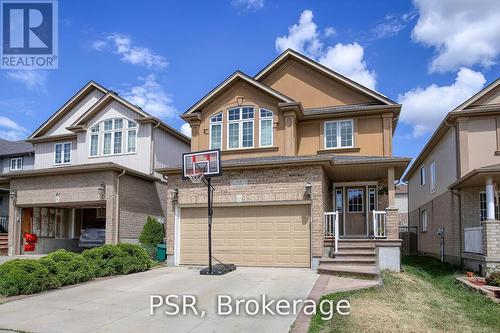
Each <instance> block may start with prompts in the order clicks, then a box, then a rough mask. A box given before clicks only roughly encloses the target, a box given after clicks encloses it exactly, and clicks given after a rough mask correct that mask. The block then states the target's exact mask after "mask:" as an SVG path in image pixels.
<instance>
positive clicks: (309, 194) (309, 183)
mask: <svg viewBox="0 0 500 333" xmlns="http://www.w3.org/2000/svg"><path fill="white" fill-rule="evenodd" d="M305 189H306V191H305V193H304V195H305V196H306V197H307V198H311V190H312V184H311V182H307V184H306V186H305Z"/></svg>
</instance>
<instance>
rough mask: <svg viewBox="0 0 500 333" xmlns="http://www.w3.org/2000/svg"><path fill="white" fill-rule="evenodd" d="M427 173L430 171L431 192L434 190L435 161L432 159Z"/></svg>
mask: <svg viewBox="0 0 500 333" xmlns="http://www.w3.org/2000/svg"><path fill="white" fill-rule="evenodd" d="M429 173H430V186H429V187H430V191H431V194H432V193H435V192H436V180H437V179H436V162H435V161H432V162H431V164H430V166H429Z"/></svg>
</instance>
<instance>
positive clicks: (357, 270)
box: [318, 264, 380, 279]
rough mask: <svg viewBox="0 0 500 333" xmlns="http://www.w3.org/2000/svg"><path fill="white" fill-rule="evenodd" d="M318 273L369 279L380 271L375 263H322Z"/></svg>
mask: <svg viewBox="0 0 500 333" xmlns="http://www.w3.org/2000/svg"><path fill="white" fill-rule="evenodd" d="M318 273H319V274H329V275H337V276H353V277H363V278H369V279H376V278H378V277H379V275H380V272H379V270H378V268H377V266H375V265H369V266H368V265H366V266H345V265H330V264H328V265H324V264H320V265H319V267H318Z"/></svg>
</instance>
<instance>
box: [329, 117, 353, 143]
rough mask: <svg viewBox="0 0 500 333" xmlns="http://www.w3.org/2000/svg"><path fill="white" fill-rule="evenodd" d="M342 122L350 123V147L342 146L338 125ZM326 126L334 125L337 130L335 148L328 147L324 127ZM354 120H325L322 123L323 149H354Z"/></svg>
mask: <svg viewBox="0 0 500 333" xmlns="http://www.w3.org/2000/svg"><path fill="white" fill-rule="evenodd" d="M342 122H350V123H351V145H350V146H342V136H341V134H340V123H342ZM328 124H335V127H336V128H337V146H336V147H328V146H327V144H326V142H327V140H326V126H327V125H328ZM354 145H355V143H354V119H339V120H327V121H325V122H323V147H324V149H344V148H354Z"/></svg>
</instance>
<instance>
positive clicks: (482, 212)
mask: <svg viewBox="0 0 500 333" xmlns="http://www.w3.org/2000/svg"><path fill="white" fill-rule="evenodd" d="M497 197H499V198H500V191H499V192H497V193H496V195H494V196H493V200H495V219H496V220H498V219H500V203H499V202H498V200H497ZM483 198H484V200H483ZM481 206H484V209H483V208H482V207H481ZM486 211H487V208H486V192H485V191H480V192H479V220H480V221H481V223H482V222H483V221H486V220H487V219H488V218H487V217H486V214H487V213H486ZM483 217H484V218H483Z"/></svg>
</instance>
